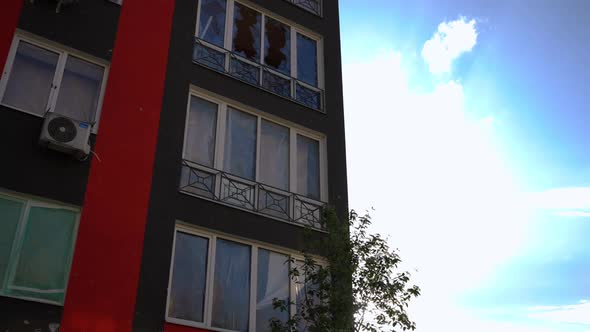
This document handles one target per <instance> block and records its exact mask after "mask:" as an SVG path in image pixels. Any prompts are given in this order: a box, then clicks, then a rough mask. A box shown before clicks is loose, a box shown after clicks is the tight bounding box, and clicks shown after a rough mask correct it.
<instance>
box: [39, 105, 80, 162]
mask: <svg viewBox="0 0 590 332" xmlns="http://www.w3.org/2000/svg"><path fill="white" fill-rule="evenodd" d="M91 130H92V125H91V124H90V123H88V122H83V121H78V120H74V119H71V118H68V117H66V116H63V115H61V114H58V113H53V112H49V113H47V114H46V115H45V121H44V122H43V129H41V136H40V137H39V143H40V144H41V145H43V146H46V147H47V148H50V149H52V150H56V151H60V152H63V153H68V154H72V155H74V156H75V157H77V158H79V159H81V158H84V157H86V156H88V154H89V153H90V144H89V143H88V140H89V139H90V132H91Z"/></svg>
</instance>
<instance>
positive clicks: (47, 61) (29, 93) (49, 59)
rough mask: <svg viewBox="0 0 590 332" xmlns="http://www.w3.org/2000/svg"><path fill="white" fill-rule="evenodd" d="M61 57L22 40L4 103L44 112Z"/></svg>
mask: <svg viewBox="0 0 590 332" xmlns="http://www.w3.org/2000/svg"><path fill="white" fill-rule="evenodd" d="M58 59H59V55H58V54H57V53H54V52H50V51H48V50H46V49H43V48H40V47H37V46H34V45H31V44H29V43H26V42H22V41H21V42H20V43H19V45H18V48H17V50H16V55H15V57H14V62H13V64H12V69H11V71H10V77H9V78H8V83H7V85H6V90H5V92H4V96H3V97H2V102H3V103H4V104H7V105H10V106H13V107H16V108H19V109H22V110H24V111H28V112H34V113H36V114H39V115H44V114H45V112H46V111H47V102H48V100H49V93H50V92H51V86H52V84H53V77H54V75H55V69H56V67H57V61H58Z"/></svg>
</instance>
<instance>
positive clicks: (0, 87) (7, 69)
mask: <svg viewBox="0 0 590 332" xmlns="http://www.w3.org/2000/svg"><path fill="white" fill-rule="evenodd" d="M21 41H23V42H25V43H29V44H32V45H34V46H36V47H39V48H42V49H45V50H47V51H50V52H54V53H57V54H58V55H59V58H58V62H57V65H56V67H55V72H54V76H53V83H52V89H51V92H50V93H49V98H48V100H47V112H48V113H49V112H53V111H54V109H55V106H56V104H57V97H58V95H59V88H60V84H61V80H62V77H63V72H64V69H65V66H66V62H67V59H68V57H69V56H73V57H76V58H79V59H82V60H84V61H87V62H89V63H92V64H94V65H97V66H100V67H102V68H103V69H104V72H103V77H102V82H101V87H100V93H99V96H98V104H97V106H96V113H95V116H94V122H91V123H94V125H93V126H92V133H93V134H96V133H97V132H98V125H99V119H100V114H101V111H102V104H103V100H104V93H105V89H106V85H107V80H108V73H109V67H110V66H109V63H108V62H106V61H104V60H101V59H98V58H96V57H93V56H90V55H87V54H84V53H82V52H80V51H77V50H74V49H71V48H68V47H65V46H62V45H59V44H57V43H54V42H51V41H48V40H45V39H43V38H41V37H38V36H34V35H32V34H30V33H27V32H24V31H20V30H19V31H17V32H16V33H15V35H14V38H13V40H12V44H11V46H10V51H9V52H8V57H7V58H6V64H5V66H4V71H3V72H2V77H1V79H0V105H2V106H5V107H8V108H11V109H14V110H17V111H20V112H23V113H27V114H30V115H34V116H36V117H41V118H42V117H44V115H39V114H37V113H35V112H31V111H29V110H25V109H21V108H18V107H14V106H12V105H7V104H4V103H2V100H3V99H4V93H5V91H6V86H7V84H8V79H9V77H10V73H11V71H12V65H13V63H14V58H15V56H16V51H17V48H18V45H19V43H20V42H21Z"/></svg>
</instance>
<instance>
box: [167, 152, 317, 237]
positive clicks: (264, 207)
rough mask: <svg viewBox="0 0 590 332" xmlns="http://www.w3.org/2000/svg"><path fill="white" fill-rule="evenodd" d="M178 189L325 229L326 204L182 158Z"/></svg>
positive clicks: (237, 206) (261, 213) (182, 191)
mask: <svg viewBox="0 0 590 332" xmlns="http://www.w3.org/2000/svg"><path fill="white" fill-rule="evenodd" d="M181 173H182V175H181V180H180V186H179V191H180V192H181V193H183V194H186V195H190V196H195V197H199V198H202V199H205V200H209V201H213V202H216V203H220V204H223V205H227V206H231V207H233V208H236V209H239V210H243V211H248V212H251V213H254V214H258V215H261V216H264V217H267V218H271V219H275V220H278V221H281V222H285V223H288V224H292V225H296V226H299V227H310V228H312V229H314V230H317V231H321V232H326V230H325V225H323V224H322V213H323V209H324V207H325V206H326V203H324V202H320V201H317V200H314V199H311V198H307V197H303V196H300V195H297V194H295V193H291V192H288V191H284V190H281V189H277V188H273V187H271V186H267V185H264V184H262V183H258V182H254V181H250V180H247V179H242V178H240V177H237V176H235V175H231V174H227V173H225V172H223V171H219V170H216V169H212V168H209V167H206V166H202V165H198V164H195V163H193V162H190V161H187V160H184V161H183V162H182V171H181Z"/></svg>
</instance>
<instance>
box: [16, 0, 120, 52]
mask: <svg viewBox="0 0 590 332" xmlns="http://www.w3.org/2000/svg"><path fill="white" fill-rule="evenodd" d="M56 3H57V1H53V0H35V1H29V0H24V1H23V8H22V12H21V17H20V20H19V22H18V28H19V29H22V30H26V31H28V32H31V33H34V34H36V35H39V36H41V37H44V38H47V39H49V40H52V41H55V42H57V43H60V44H62V45H65V46H69V47H72V48H75V49H77V50H80V51H82V52H85V53H88V54H91V55H94V56H96V57H99V58H102V59H106V60H110V59H111V54H112V50H113V47H114V45H115V34H116V33H117V23H118V22H119V13H120V11H121V6H119V5H116V4H114V3H111V2H108V1H106V0H81V1H78V2H75V3H73V4H71V5H67V6H64V7H62V9H61V11H60V12H59V13H56V12H55V9H56Z"/></svg>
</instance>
